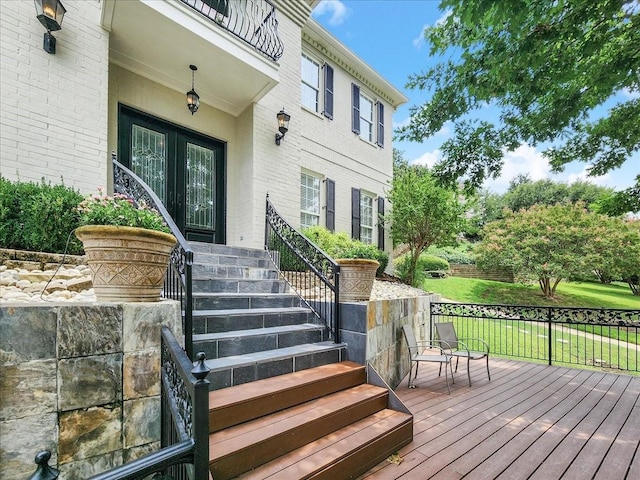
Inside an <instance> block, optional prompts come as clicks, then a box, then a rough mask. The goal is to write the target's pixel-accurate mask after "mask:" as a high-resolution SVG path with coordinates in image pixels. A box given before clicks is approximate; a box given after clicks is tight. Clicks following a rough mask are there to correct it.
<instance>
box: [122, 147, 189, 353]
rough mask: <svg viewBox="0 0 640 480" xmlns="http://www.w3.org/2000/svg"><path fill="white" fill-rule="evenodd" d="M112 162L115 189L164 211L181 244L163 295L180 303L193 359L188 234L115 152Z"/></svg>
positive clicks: (169, 271) (171, 261)
mask: <svg viewBox="0 0 640 480" xmlns="http://www.w3.org/2000/svg"><path fill="white" fill-rule="evenodd" d="M111 160H112V162H113V188H114V190H115V191H116V192H117V193H122V194H124V195H127V196H129V197H131V198H132V199H133V200H134V201H136V202H141V201H143V202H145V203H146V204H147V205H148V206H149V207H151V208H154V209H156V210H157V211H158V212H160V214H161V215H162V218H164V221H165V222H166V223H167V225H168V226H169V229H171V233H172V234H173V236H174V237H176V240H177V243H176V246H175V247H174V248H173V250H172V251H171V256H170V259H169V268H168V269H167V274H166V276H165V279H164V288H163V289H162V296H163V297H164V298H170V299H172V300H178V301H180V306H181V308H182V322H183V324H182V327H183V330H184V345H185V350H186V351H187V356H188V357H189V358H190V359H192V360H193V287H192V275H193V273H192V272H193V250H191V249H190V248H189V245H188V244H187V240H186V239H185V238H184V235H182V232H181V231H180V229H179V228H178V226H177V225H176V223H175V222H174V221H173V218H171V215H169V212H168V211H167V209H166V208H165V206H164V204H163V203H162V200H160V199H159V198H158V196H157V195H156V194H155V193H154V192H153V190H151V188H150V187H149V186H148V185H147V184H146V183H145V182H144V181H143V180H142V179H141V178H140V177H138V176H137V175H136V174H135V173H133V172H132V171H131V170H129V169H128V168H127V167H125V166H124V165H122V164H121V163H120V162H118V160H117V158H116V154H115V153H112V154H111Z"/></svg>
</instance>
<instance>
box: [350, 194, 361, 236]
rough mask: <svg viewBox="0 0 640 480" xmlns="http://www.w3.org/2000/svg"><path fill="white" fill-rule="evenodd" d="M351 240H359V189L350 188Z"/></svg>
mask: <svg viewBox="0 0 640 480" xmlns="http://www.w3.org/2000/svg"><path fill="white" fill-rule="evenodd" d="M351 238H355V239H356V240H360V189H358V188H351Z"/></svg>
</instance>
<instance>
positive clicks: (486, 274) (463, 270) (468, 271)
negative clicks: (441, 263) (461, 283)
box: [449, 263, 514, 283]
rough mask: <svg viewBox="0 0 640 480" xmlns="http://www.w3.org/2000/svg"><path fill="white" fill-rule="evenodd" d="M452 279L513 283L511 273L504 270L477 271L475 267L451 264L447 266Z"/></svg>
mask: <svg viewBox="0 0 640 480" xmlns="http://www.w3.org/2000/svg"><path fill="white" fill-rule="evenodd" d="M449 268H450V271H451V275H452V276H453V277H463V278H480V279H482V280H494V281H496V282H505V283H514V277H513V272H509V271H507V270H504V269H499V268H495V269H489V270H479V269H478V267H476V266H475V265H462V264H455V263H452V264H450V265H449Z"/></svg>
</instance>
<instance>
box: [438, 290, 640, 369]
mask: <svg viewBox="0 0 640 480" xmlns="http://www.w3.org/2000/svg"><path fill="white" fill-rule="evenodd" d="M430 313H431V327H432V328H431V332H433V331H434V328H433V324H434V323H437V322H453V323H454V325H455V328H456V331H457V333H458V336H459V337H465V338H481V339H483V340H485V341H486V342H487V343H488V344H489V346H490V348H491V352H492V354H496V355H498V356H506V357H517V358H524V359H531V360H543V361H545V362H548V363H549V365H552V364H553V363H558V364H570V365H584V366H590V367H597V368H603V369H615V370H626V371H635V372H638V371H640V310H634V309H616V308H608V309H607V308H582V307H548V306H528V305H483V304H464V303H439V302H432V303H431V307H430Z"/></svg>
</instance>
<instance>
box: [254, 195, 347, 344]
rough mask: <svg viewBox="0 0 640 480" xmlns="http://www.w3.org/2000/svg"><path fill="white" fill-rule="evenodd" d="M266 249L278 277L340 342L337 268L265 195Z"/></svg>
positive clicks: (338, 275)
mask: <svg viewBox="0 0 640 480" xmlns="http://www.w3.org/2000/svg"><path fill="white" fill-rule="evenodd" d="M266 212H267V217H266V222H265V249H266V250H267V252H268V254H269V256H270V257H271V260H273V263H275V265H276V267H278V269H279V270H280V274H281V275H282V276H283V278H284V279H285V280H286V281H287V283H289V285H290V286H291V288H293V290H294V291H295V292H296V293H297V294H298V295H299V296H300V298H301V299H302V301H303V302H304V303H305V304H306V305H307V306H308V307H309V308H310V309H311V310H312V311H313V313H314V314H315V315H316V317H318V318H319V319H320V320H321V321H322V322H323V323H324V324H325V325H327V326H328V327H329V329H330V330H331V332H332V335H333V341H334V342H336V343H338V342H340V308H339V305H340V298H339V282H340V266H339V265H338V264H337V263H336V262H335V261H334V260H333V259H332V258H331V257H329V255H327V254H326V253H325V252H323V251H322V250H321V249H320V248H318V247H317V246H316V245H315V244H314V243H312V242H311V241H310V240H309V239H308V238H307V237H305V236H304V235H302V234H301V233H300V232H298V231H297V230H296V229H295V228H293V227H292V226H291V225H289V224H288V223H287V221H286V220H285V219H284V218H282V217H281V216H280V214H279V213H278V212H277V211H276V209H275V208H274V207H273V205H272V204H271V201H270V200H269V196H268V195H267V209H266Z"/></svg>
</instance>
